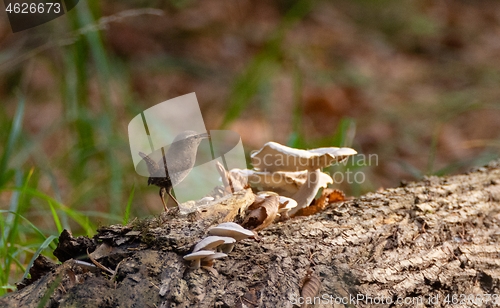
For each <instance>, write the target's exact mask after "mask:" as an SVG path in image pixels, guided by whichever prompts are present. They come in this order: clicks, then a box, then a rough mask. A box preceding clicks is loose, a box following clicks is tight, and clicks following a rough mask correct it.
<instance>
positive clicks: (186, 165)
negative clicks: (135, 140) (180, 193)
mask: <svg viewBox="0 0 500 308" xmlns="http://www.w3.org/2000/svg"><path fill="white" fill-rule="evenodd" d="M209 137H210V136H209V135H208V134H198V133H197V132H195V131H184V132H182V133H180V134H178V135H177V136H176V137H175V138H174V141H173V143H172V144H171V145H170V147H169V148H168V150H167V153H166V154H165V155H164V156H163V157H162V158H161V159H160V160H159V161H158V162H155V161H154V160H153V159H151V157H149V156H148V155H146V154H144V153H143V152H139V155H140V156H141V157H142V159H143V160H144V161H145V162H146V165H147V167H148V172H149V179H148V185H156V186H158V187H160V198H161V202H162V203H163V207H164V208H165V211H168V208H167V204H166V203H165V193H167V194H168V195H169V196H170V197H171V198H172V200H174V201H175V203H176V204H177V206H179V201H177V199H175V198H174V196H173V195H172V188H173V187H174V186H175V185H177V184H179V183H180V182H182V181H183V180H184V179H185V178H186V177H187V175H188V174H189V172H191V169H193V167H194V164H195V161H196V153H197V150H198V146H199V145H200V143H201V141H202V140H203V139H205V138H209Z"/></svg>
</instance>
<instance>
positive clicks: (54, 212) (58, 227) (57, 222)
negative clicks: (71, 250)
mask: <svg viewBox="0 0 500 308" xmlns="http://www.w3.org/2000/svg"><path fill="white" fill-rule="evenodd" d="M47 202H48V203H49V206H50V211H51V212H52V217H54V222H55V224H56V227H57V232H59V234H61V232H62V231H63V228H62V226H61V221H60V220H59V216H58V215H57V212H56V210H55V209H54V206H53V205H52V202H50V200H49V201H47Z"/></svg>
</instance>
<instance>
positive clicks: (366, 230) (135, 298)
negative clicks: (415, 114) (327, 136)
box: [0, 161, 500, 307]
mask: <svg viewBox="0 0 500 308" xmlns="http://www.w3.org/2000/svg"><path fill="white" fill-rule="evenodd" d="M499 202H500V163H499V162H498V161H496V162H492V163H490V164H489V165H488V166H486V167H483V168H478V169H476V170H474V171H472V172H470V173H468V174H465V175H457V176H449V177H429V178H425V179H424V180H422V181H421V182H416V183H409V184H406V185H404V186H402V187H398V188H391V189H386V190H384V191H380V192H375V193H369V194H366V195H364V196H361V197H359V198H356V199H351V200H347V201H344V202H338V203H334V204H331V205H329V206H328V207H327V208H326V209H325V210H324V211H323V212H321V213H318V214H315V215H312V216H308V217H296V218H293V219H290V220H288V221H285V222H280V223H275V224H272V225H271V226H269V227H267V228H266V229H264V230H262V231H260V232H259V239H258V240H255V239H246V240H243V241H241V242H238V243H237V244H236V246H235V249H234V250H233V251H232V252H231V253H230V254H229V255H228V257H226V258H224V259H218V260H216V261H215V262H214V266H213V270H212V269H208V270H207V269H203V268H201V269H191V268H190V267H189V264H188V263H187V262H185V261H184V260H183V258H182V257H183V256H184V255H186V254H187V253H189V252H190V251H191V250H192V247H193V246H194V245H195V244H196V242H198V241H199V240H200V239H201V238H203V237H205V236H206V232H207V230H208V228H209V227H211V226H214V225H216V224H218V223H219V222H222V220H223V219H224V217H223V216H222V215H215V216H210V215H205V216H203V215H202V216H197V215H198V214H190V215H188V216H182V215H179V214H177V215H176V214H175V213H172V214H170V215H163V216H162V217H160V218H158V219H156V218H155V219H150V220H145V221H141V222H135V223H132V224H129V225H127V226H124V227H122V226H110V227H106V228H102V229H100V230H99V233H98V235H96V236H95V237H94V238H93V239H92V241H91V242H92V243H91V244H90V243H89V241H86V240H81V239H80V240H78V239H75V238H73V237H71V236H69V237H68V236H67V234H66V239H65V240H61V242H60V243H59V245H60V247H61V248H58V249H60V250H63V252H64V253H62V252H61V251H59V252H57V253H56V255H57V254H59V255H67V254H69V255H71V254H72V253H73V254H74V255H73V256H72V257H73V258H77V257H78V255H77V254H80V255H81V251H82V247H81V245H87V247H84V248H89V252H92V251H94V252H93V253H92V254H91V256H92V255H93V259H95V260H96V262H98V263H99V264H100V265H102V266H103V267H105V268H107V269H108V270H106V269H102V268H99V267H96V268H94V267H92V266H84V265H81V264H79V263H77V262H76V261H75V260H73V259H69V260H67V261H66V260H63V261H65V262H64V263H63V264H61V265H57V266H55V267H50V266H48V268H49V271H48V272H47V274H45V275H44V276H43V277H42V278H40V279H38V280H37V281H34V282H27V284H28V285H27V286H26V287H25V288H23V289H21V290H19V291H17V292H14V293H12V294H9V295H8V296H6V297H4V298H2V299H0V305H2V304H3V305H6V307H36V306H37V304H38V303H39V302H40V300H41V298H42V297H43V295H44V294H48V295H50V299H49V301H48V302H47V304H46V306H47V307H300V306H301V305H300V304H301V303H302V301H305V302H306V303H308V299H307V298H300V294H301V289H302V288H303V287H304V286H303V285H304V281H305V280H307V279H305V278H306V275H307V272H308V270H309V273H310V275H309V276H308V277H309V278H310V277H311V276H313V277H316V278H319V281H321V283H320V284H319V289H318V290H317V291H318V292H317V294H316V299H315V302H316V303H315V304H314V305H310V307H472V306H473V307H498V306H500V299H498V295H499V294H500V258H499V257H500V243H499V240H500V204H499ZM200 217H201V218H200ZM71 243H72V244H73V246H75V247H73V246H72V245H71ZM79 245H80V246H79ZM94 249H95V250H94ZM75 251H76V252H75ZM83 260H84V261H88V262H91V260H90V259H89V258H88V256H86V255H85V254H84V255H83ZM42 263H43V262H42ZM307 281H312V280H311V279H309V280H307ZM305 284H307V285H309V286H310V284H309V282H306V283H305ZM51 287H52V288H51ZM306 288H307V287H306ZM309 288H311V287H309ZM313 289H314V288H313ZM313 291H316V290H313ZM309 300H310V301H314V298H310V299H309ZM304 307H305V305H304Z"/></svg>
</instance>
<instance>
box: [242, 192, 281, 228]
mask: <svg viewBox="0 0 500 308" xmlns="http://www.w3.org/2000/svg"><path fill="white" fill-rule="evenodd" d="M250 207H252V206H250ZM252 208H253V210H251V211H250V213H249V214H248V215H247V217H246V218H245V221H244V222H243V224H242V225H243V227H245V228H247V229H251V230H254V231H260V230H262V229H264V228H265V227H267V226H269V225H270V224H271V223H272V222H273V220H274V218H276V215H277V214H278V208H279V197H278V196H267V197H266V198H265V200H264V202H262V203H260V204H258V205H255V206H253V207H252Z"/></svg>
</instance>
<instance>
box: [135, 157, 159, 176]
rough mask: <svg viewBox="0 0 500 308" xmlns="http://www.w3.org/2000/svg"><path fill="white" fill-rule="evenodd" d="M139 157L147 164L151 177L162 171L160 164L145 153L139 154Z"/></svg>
mask: <svg viewBox="0 0 500 308" xmlns="http://www.w3.org/2000/svg"><path fill="white" fill-rule="evenodd" d="M139 155H140V156H141V157H142V159H144V161H145V162H146V165H147V166H148V172H149V175H153V174H155V173H156V172H157V171H158V170H159V169H160V167H159V166H158V164H157V163H156V162H155V161H154V160H152V159H151V157H149V156H148V155H146V154H144V153H143V152H139Z"/></svg>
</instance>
